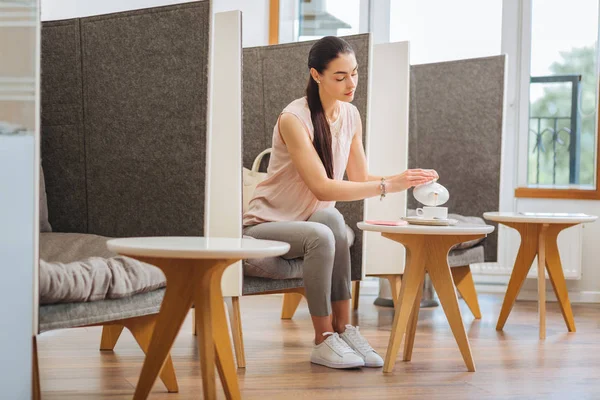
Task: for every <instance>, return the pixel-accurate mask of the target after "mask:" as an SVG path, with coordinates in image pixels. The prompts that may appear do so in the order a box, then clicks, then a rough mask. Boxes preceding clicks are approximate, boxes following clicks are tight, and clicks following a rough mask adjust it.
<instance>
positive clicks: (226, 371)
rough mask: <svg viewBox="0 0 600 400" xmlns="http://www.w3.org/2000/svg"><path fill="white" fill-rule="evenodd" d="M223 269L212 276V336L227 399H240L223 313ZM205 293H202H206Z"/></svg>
mask: <svg viewBox="0 0 600 400" xmlns="http://www.w3.org/2000/svg"><path fill="white" fill-rule="evenodd" d="M224 271H225V270H224V269H223V270H219V271H216V272H215V273H214V274H213V276H212V281H211V287H210V292H206V293H210V302H211V311H212V337H213V340H214V346H215V355H216V361H217V370H218V371H219V376H220V378H221V383H222V384H223V390H224V391H225V397H226V398H227V399H241V395H240V389H239V386H238V380H237V374H236V368H235V365H234V362H233V351H232V350H231V341H230V340H229V329H228V327H227V317H226V315H225V303H224V302H223V294H222V291H221V278H222V276H223V272H224ZM206 293H205V294H204V295H206Z"/></svg>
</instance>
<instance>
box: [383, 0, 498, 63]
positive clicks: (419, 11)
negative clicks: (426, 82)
mask: <svg viewBox="0 0 600 400" xmlns="http://www.w3.org/2000/svg"><path fill="white" fill-rule="evenodd" d="M475 16H476V17H475ZM474 32H476V34H474ZM390 40H391V41H392V42H398V41H404V40H408V41H410V62H411V64H424V63H431V62H439V61H450V60H459V59H464V58H474V57H485V56H492V55H498V54H500V52H501V47H500V45H501V41H502V0H486V1H481V0H452V1H448V0H427V1H423V0H391V3H390Z"/></svg>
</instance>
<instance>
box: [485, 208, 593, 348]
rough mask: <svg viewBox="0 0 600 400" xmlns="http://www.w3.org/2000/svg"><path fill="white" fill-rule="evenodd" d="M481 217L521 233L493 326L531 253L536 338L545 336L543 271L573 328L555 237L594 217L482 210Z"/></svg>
mask: <svg viewBox="0 0 600 400" xmlns="http://www.w3.org/2000/svg"><path fill="white" fill-rule="evenodd" d="M483 218H485V219H487V220H490V221H494V222H498V223H501V224H502V225H506V226H509V227H511V228H514V229H516V230H517V231H518V232H519V235H521V245H520V247H519V252H518V253H517V258H516V260H515V265H514V267H513V271H512V273H511V275H510V280H509V282H508V286H507V288H506V294H505V295H504V301H503V302H502V309H501V310H500V316H499V317H498V323H497V324H496V330H499V331H500V330H502V328H504V324H506V319H507V318H508V315H509V314H510V312H511V310H512V308H513V305H514V304H515V300H516V299H517V295H518V294H519V291H520V290H521V286H523V282H525V278H526V277H527V274H528V273H529V270H530V269H531V265H532V264H533V260H534V258H535V256H536V255H537V257H538V314H539V321H540V324H539V325H540V327H539V328H540V329H539V334H540V339H545V338H546V274H545V271H548V276H549V277H550V282H551V283H552V287H553V288H554V293H556V298H557V299H558V303H559V304H560V310H561V312H562V315H563V318H564V320H565V323H566V324H567V329H568V330H569V332H575V320H574V319H573V311H572V310H571V302H570V301H569V292H568V290H567V282H566V280H565V274H564V273H563V269H562V264H561V262H560V254H559V252H558V244H557V241H556V239H557V237H558V234H559V233H560V231H562V230H563V229H566V228H569V227H571V226H575V225H578V224H581V223H586V222H594V221H595V220H596V219H597V218H598V217H596V216H594V215H586V214H550V213H518V212H486V213H484V214H483Z"/></svg>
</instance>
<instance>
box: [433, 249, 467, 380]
mask: <svg viewBox="0 0 600 400" xmlns="http://www.w3.org/2000/svg"><path fill="white" fill-rule="evenodd" d="M444 239H445V238H439V239H438V241H437V242H436V243H431V244H430V246H429V252H428V253H429V262H428V263H427V270H428V272H429V277H430V278H431V282H432V283H433V287H434V288H435V291H436V292H437V294H438V297H439V299H440V303H441V305H442V308H443V309H444V313H445V314H446V318H447V319H448V323H449V324H450V328H451V329H452V334H453V335H454V339H455V340H456V343H457V344H458V348H459V350H460V353H461V354H462V357H463V360H464V361H465V364H466V365H467V370H468V371H470V372H474V371H475V362H474V361H473V355H472V354H471V346H470V345H469V339H468V338H467V332H466V331H465V327H464V325H463V323H462V317H461V314H460V308H459V307H458V298H457V297H456V291H455V288H454V281H453V279H452V273H451V272H450V266H449V265H448V251H449V250H450V247H451V246H452V244H453V243H452V244H449V242H446V240H444Z"/></svg>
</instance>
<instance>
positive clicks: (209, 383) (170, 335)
mask: <svg viewBox="0 0 600 400" xmlns="http://www.w3.org/2000/svg"><path fill="white" fill-rule="evenodd" d="M135 258H136V259H138V260H140V261H143V262H146V263H148V264H151V265H155V266H157V267H159V268H160V269H161V270H162V271H163V272H164V274H165V277H166V279H167V288H166V291H165V296H164V299H163V302H162V305H161V308H160V312H159V314H158V318H157V321H156V326H155V328H154V333H153V335H152V340H151V342H150V346H149V348H148V352H147V355H146V359H145V361H144V366H143V367H142V372H141V374H140V379H139V381H138V383H137V386H136V390H135V395H134V399H146V398H147V397H148V395H149V393H150V391H151V390H152V386H153V385H154V382H155V381H156V378H157V376H158V374H159V372H160V370H161V367H162V365H163V363H164V362H165V360H166V358H167V355H168V354H169V351H170V350H171V347H172V346H173V342H174V341H175V338H176V337H177V334H178V333H179V330H180V328H181V325H182V324H183V321H184V320H185V317H186V315H187V313H188V312H189V310H190V307H191V305H192V302H193V303H194V304H195V308H196V327H197V333H198V350H199V353H200V363H201V371H202V388H203V392H204V398H205V399H216V398H217V395H216V385H215V364H216V366H217V370H218V371H219V375H220V378H221V382H222V384H223V389H224V391H225V395H226V397H227V398H228V399H239V398H240V390H239V387H238V381H237V375H236V368H235V366H234V361H233V352H232V350H231V343H230V340H229V330H228V327H227V320H226V316H225V306H224V302H223V294H222V292H221V277H222V276H223V272H224V271H225V269H226V268H227V267H228V266H229V265H231V264H233V263H235V262H237V261H239V260H237V259H236V260H184V259H176V260H174V259H167V258H150V257H137V256H136V257H135Z"/></svg>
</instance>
